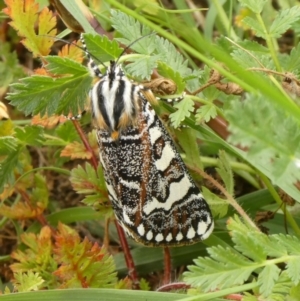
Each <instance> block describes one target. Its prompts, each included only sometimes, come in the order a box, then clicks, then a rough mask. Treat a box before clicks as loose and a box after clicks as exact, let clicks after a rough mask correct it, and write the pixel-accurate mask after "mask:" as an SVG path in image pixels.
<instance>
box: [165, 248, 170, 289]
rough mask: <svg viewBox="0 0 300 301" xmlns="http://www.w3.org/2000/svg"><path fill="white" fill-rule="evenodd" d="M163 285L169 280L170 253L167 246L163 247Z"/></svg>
mask: <svg viewBox="0 0 300 301" xmlns="http://www.w3.org/2000/svg"><path fill="white" fill-rule="evenodd" d="M164 266H165V271H164V281H163V283H164V285H166V284H169V283H170V281H171V254H170V249H169V248H168V247H164Z"/></svg>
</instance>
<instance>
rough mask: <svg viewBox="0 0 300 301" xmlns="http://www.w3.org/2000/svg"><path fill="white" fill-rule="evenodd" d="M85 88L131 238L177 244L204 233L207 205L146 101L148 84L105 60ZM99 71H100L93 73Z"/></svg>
mask: <svg viewBox="0 0 300 301" xmlns="http://www.w3.org/2000/svg"><path fill="white" fill-rule="evenodd" d="M89 59H90V63H89V67H90V68H91V69H92V70H91V71H93V72H94V74H95V76H97V77H98V78H99V81H98V82H97V83H96V84H95V85H94V86H93V87H92V91H91V93H90V96H91V107H92V116H93V119H94V123H95V126H96V128H97V139H98V143H99V149H100V162H101V164H102V166H103V169H104V176H105V180H106V185H107V189H108V193H109V197H110V200H111V202H112V205H113V208H114V212H115V215H116V218H117V220H118V222H119V223H120V224H121V225H122V226H123V228H124V229H125V231H126V232H127V233H128V234H129V235H130V236H131V237H133V238H134V239H135V240H137V241H139V242H141V243H143V244H145V245H152V246H179V245H185V244H192V243H195V242H197V241H199V240H203V239H205V238H207V237H208V236H209V235H210V233H211V232H212V230H213V219H212V215H211V212H210V209H209V207H208V205H207V203H206V201H205V200H204V199H203V197H202V194H201V193H200V191H199V189H198V188H197V187H196V185H195V183H194V181H193V180H192V178H191V176H190V174H189V172H188V170H187V169H186V167H185V165H184V163H183V161H182V159H181V157H180V155H179V153H178V151H177V150H176V147H175V145H174V143H173V141H172V139H171V137H170V135H169V134H168V132H167V131H166V129H165V127H164V126H163V124H162V122H161V121H160V120H159V118H158V116H157V115H156V113H155V111H154V110H153V108H152V106H151V103H152V104H154V105H155V104H156V103H157V100H156V98H155V97H154V95H153V94H152V92H151V90H148V89H146V88H144V87H143V86H142V85H138V84H135V83H133V82H132V81H130V80H129V79H128V78H127V77H126V76H125V74H124V72H123V70H122V68H121V67H120V66H119V65H117V64H116V62H114V61H111V62H110V66H109V67H108V68H107V70H106V72H105V73H104V74H101V72H100V71H99V69H96V67H95V66H96V65H95V64H94V63H93V61H92V59H91V57H89ZM99 74H101V75H99Z"/></svg>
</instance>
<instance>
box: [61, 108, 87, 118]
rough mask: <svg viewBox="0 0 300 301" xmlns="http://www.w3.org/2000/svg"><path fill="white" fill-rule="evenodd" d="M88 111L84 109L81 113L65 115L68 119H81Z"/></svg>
mask: <svg viewBox="0 0 300 301" xmlns="http://www.w3.org/2000/svg"><path fill="white" fill-rule="evenodd" d="M85 113H86V110H84V111H82V113H80V114H77V115H75V116H72V117H68V116H66V115H64V117H65V118H66V119H68V120H80V119H81V118H82V116H83V115H84V114H85Z"/></svg>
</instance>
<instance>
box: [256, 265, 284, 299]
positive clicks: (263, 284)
mask: <svg viewBox="0 0 300 301" xmlns="http://www.w3.org/2000/svg"><path fill="white" fill-rule="evenodd" d="M279 273H280V269H279V268H278V267H277V266H276V265H267V266H265V267H264V268H263V270H262V271H261V272H260V273H259V276H258V279H257V282H258V283H259V285H260V288H259V291H260V293H261V294H262V296H263V297H268V296H269V295H270V293H271V292H272V290H273V288H274V285H275V283H276V282H277V280H278V278H279Z"/></svg>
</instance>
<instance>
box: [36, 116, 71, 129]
mask: <svg viewBox="0 0 300 301" xmlns="http://www.w3.org/2000/svg"><path fill="white" fill-rule="evenodd" d="M65 121H66V117H64V116H62V115H60V116H58V115H54V116H50V117H48V116H43V117H41V115H40V114H38V115H35V116H33V117H32V119H31V124H32V125H40V126H42V127H44V128H47V129H52V128H54V127H56V126H57V124H59V123H63V122H65Z"/></svg>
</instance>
